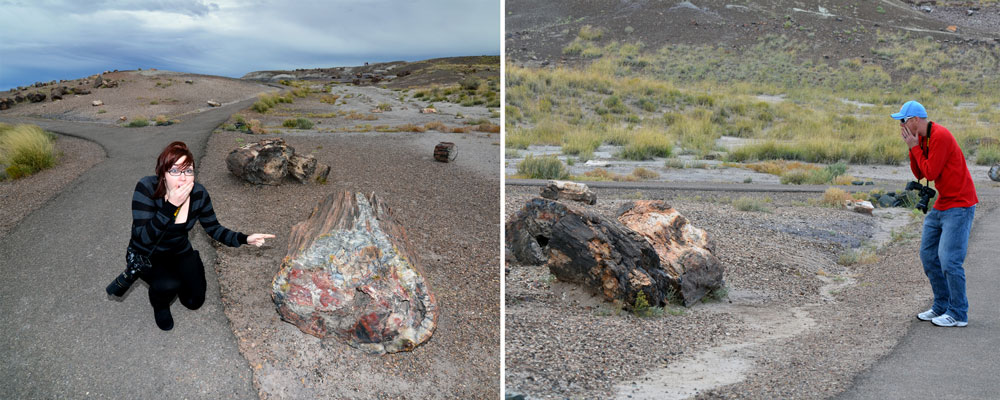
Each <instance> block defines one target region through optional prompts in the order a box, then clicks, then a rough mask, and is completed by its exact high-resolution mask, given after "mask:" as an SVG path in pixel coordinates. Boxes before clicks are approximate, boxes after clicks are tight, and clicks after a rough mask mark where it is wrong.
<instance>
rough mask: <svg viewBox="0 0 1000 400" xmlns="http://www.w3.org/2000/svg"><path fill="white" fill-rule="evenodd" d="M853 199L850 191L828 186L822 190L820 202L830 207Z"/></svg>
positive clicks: (839, 205)
mask: <svg viewBox="0 0 1000 400" xmlns="http://www.w3.org/2000/svg"><path fill="white" fill-rule="evenodd" d="M851 199H853V196H851V194H850V193H847V192H846V191H844V190H843V189H839V188H834V187H832V188H828V189H826V191H825V192H823V201H822V204H823V205H826V206H830V207H842V206H843V205H844V203H845V202H846V201H847V200H851Z"/></svg>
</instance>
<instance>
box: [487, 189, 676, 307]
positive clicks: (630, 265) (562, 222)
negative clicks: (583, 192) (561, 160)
mask: <svg viewBox="0 0 1000 400" xmlns="http://www.w3.org/2000/svg"><path fill="white" fill-rule="evenodd" d="M506 229H507V236H506V237H507V247H508V248H510V249H511V251H513V253H514V256H515V257H516V258H517V260H518V261H520V262H521V263H523V264H535V265H537V264H542V263H544V264H545V265H547V266H548V268H549V271H550V272H551V273H552V274H553V275H555V276H556V278H558V279H559V280H561V281H565V282H573V283H578V284H581V285H583V286H584V287H588V288H591V289H593V290H594V291H596V292H598V293H600V294H603V295H604V297H605V298H607V299H608V300H620V301H622V302H623V303H625V304H626V305H634V304H635V300H636V296H637V294H638V293H639V292H640V291H641V292H644V293H645V295H646V299H647V301H648V302H649V303H650V304H653V305H659V304H663V303H664V302H665V301H666V298H667V294H668V293H669V289H668V286H667V284H668V283H669V280H668V278H667V276H666V273H665V272H664V271H663V269H661V268H660V260H659V257H658V256H657V254H656V251H654V250H653V246H651V245H650V244H649V243H648V242H647V241H646V240H645V238H643V237H642V236H641V235H640V234H639V233H637V232H635V231H633V230H631V229H629V228H627V227H625V226H624V225H622V224H621V223H619V222H618V221H616V220H613V219H610V218H607V217H604V216H602V215H599V214H597V213H594V212H591V211H588V210H585V209H583V208H581V207H578V206H574V205H571V204H568V203H562V202H558V201H553V200H549V199H543V198H534V199H532V200H530V201H528V204H526V205H525V206H524V208H522V209H521V210H520V211H518V212H517V213H516V214H515V215H514V216H512V218H511V219H510V220H508V221H507V223H506Z"/></svg>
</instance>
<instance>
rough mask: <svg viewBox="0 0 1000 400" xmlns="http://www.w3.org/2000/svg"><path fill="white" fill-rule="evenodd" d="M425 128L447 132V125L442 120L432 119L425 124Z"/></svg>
mask: <svg viewBox="0 0 1000 400" xmlns="http://www.w3.org/2000/svg"><path fill="white" fill-rule="evenodd" d="M424 129H425V130H428V131H438V132H446V131H447V127H445V125H444V124H443V123H441V122H440V121H431V122H428V123H426V124H424Z"/></svg>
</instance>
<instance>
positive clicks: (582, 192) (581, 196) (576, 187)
mask: <svg viewBox="0 0 1000 400" xmlns="http://www.w3.org/2000/svg"><path fill="white" fill-rule="evenodd" d="M541 195H542V197H544V198H546V199H552V200H573V201H579V202H581V203H584V204H591V205H593V204H595V203H597V194H595V193H594V191H593V190H590V188H589V187H587V185H586V184H583V183H577V182H570V181H556V180H552V181H549V182H548V183H546V184H545V187H543V188H542V193H541Z"/></svg>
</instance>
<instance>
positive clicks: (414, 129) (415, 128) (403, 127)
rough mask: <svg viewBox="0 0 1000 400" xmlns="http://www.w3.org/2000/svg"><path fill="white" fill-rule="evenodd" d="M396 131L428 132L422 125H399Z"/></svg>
mask: <svg viewBox="0 0 1000 400" xmlns="http://www.w3.org/2000/svg"><path fill="white" fill-rule="evenodd" d="M396 130H398V131H400V132H421V133H423V132H427V128H425V127H423V126H420V125H413V124H403V125H397V126H396Z"/></svg>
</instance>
